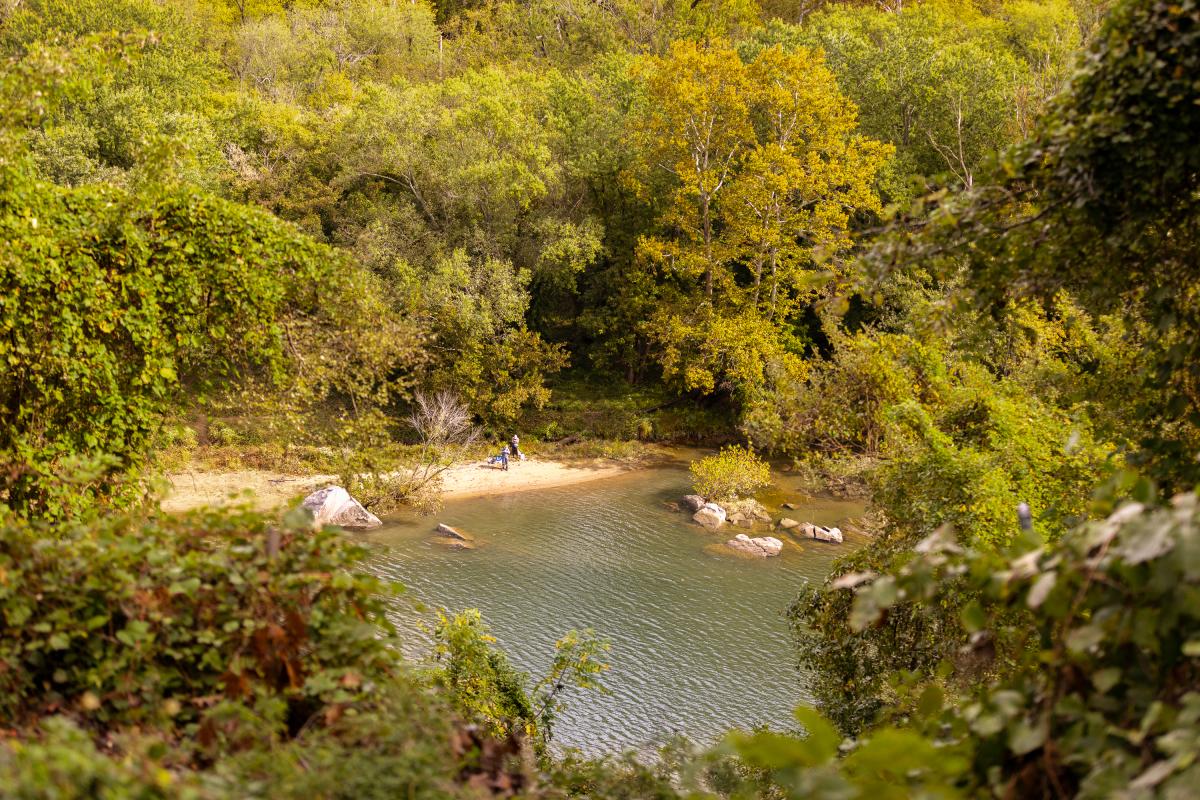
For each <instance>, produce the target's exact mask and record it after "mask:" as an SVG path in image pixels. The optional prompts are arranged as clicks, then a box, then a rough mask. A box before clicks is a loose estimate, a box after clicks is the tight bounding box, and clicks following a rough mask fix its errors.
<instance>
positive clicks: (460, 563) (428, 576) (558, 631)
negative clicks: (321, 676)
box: [371, 468, 858, 753]
mask: <svg viewBox="0 0 1200 800" xmlns="http://www.w3.org/2000/svg"><path fill="white" fill-rule="evenodd" d="M687 480H688V479H687V474H686V472H685V471H683V470H681V469H675V468H662V469H655V470H646V471H642V472H637V473H633V474H630V475H627V476H622V477H618V478H612V479H606V480H601V481H595V482H592V483H588V484H583V485H579V486H574V487H566V488H562V489H552V490H545V491H538V492H527V493H522V494H513V495H507V496H503V497H498V498H480V499H472V500H463V501H457V502H453V503H449V504H447V507H446V509H445V511H444V512H443V513H442V514H440V515H438V517H437V521H443V522H446V523H448V524H450V525H454V526H455V527H459V528H461V529H462V530H465V531H469V532H471V533H472V534H474V535H475V536H476V537H477V539H478V541H479V543H480V548H479V549H478V550H474V551H448V550H445V549H442V548H438V547H433V546H430V545H429V544H427V543H426V542H425V537H426V536H427V535H428V533H429V531H430V529H431V528H432V526H433V522H432V521H430V520H428V519H426V520H398V521H395V522H394V523H392V524H390V525H389V526H388V527H387V528H385V529H384V530H382V531H381V532H380V533H378V534H375V535H373V536H372V539H373V540H375V541H378V542H380V543H381V544H383V545H385V546H384V547H381V548H380V549H379V552H378V555H377V556H376V557H375V558H374V559H373V560H372V562H371V569H373V570H374V571H376V572H377V573H378V574H379V575H381V576H382V577H386V578H389V579H392V580H399V581H401V582H403V583H405V584H406V585H407V586H408V587H409V589H410V590H411V592H412V594H413V595H414V596H416V597H417V598H418V599H420V600H421V601H423V602H425V603H427V604H429V605H431V606H439V607H446V608H449V609H453V610H459V609H463V608H472V607H474V608H479V609H480V610H481V611H482V612H483V615H484V618H485V620H486V621H487V622H488V624H489V625H490V626H491V628H492V631H493V633H494V634H495V635H496V637H497V639H498V640H499V642H500V644H501V645H502V646H503V647H504V648H505V649H506V650H507V651H508V653H509V655H510V656H511V658H512V660H513V661H514V663H516V664H517V665H518V666H519V667H520V668H522V669H525V670H528V671H529V672H530V673H531V674H533V675H535V676H536V675H540V674H541V673H542V672H544V670H545V669H546V668H547V667H548V665H549V663H550V660H551V658H552V656H553V650H554V641H555V640H556V639H557V637H559V636H561V635H562V634H563V633H564V632H566V631H567V630H569V629H571V628H584V627H591V628H594V629H595V630H596V631H597V633H599V634H600V635H601V636H603V637H605V638H607V639H608V640H609V641H610V642H611V643H612V652H611V654H610V659H609V660H610V661H611V663H612V671H611V673H609V675H608V677H607V679H606V683H607V685H608V686H609V688H610V689H611V692H612V693H611V694H610V695H606V696H600V695H594V694H593V695H590V696H575V697H572V698H570V701H571V702H570V706H569V708H568V710H567V711H566V713H565V714H564V715H563V716H562V717H561V718H560V719H559V720H558V722H557V725H556V728H555V741H556V742H557V743H558V744H560V745H565V746H570V747H579V748H581V749H583V750H584V751H586V752H589V753H598V752H612V751H617V750H623V749H627V748H643V747H647V746H650V745H654V744H657V743H661V742H662V741H663V740H664V739H665V738H667V737H668V736H670V735H672V734H675V733H682V734H686V735H688V736H690V737H692V738H694V739H697V740H700V741H711V740H712V739H713V738H715V737H716V736H718V735H719V734H720V733H721V732H722V731H724V730H726V729H728V728H730V727H734V726H740V727H747V726H753V725H760V724H766V725H772V726H776V727H787V726H789V724H790V720H791V716H790V712H791V709H792V708H793V707H794V706H795V705H796V704H798V703H802V702H806V701H807V700H808V697H807V695H806V693H805V690H804V683H805V681H804V677H805V676H803V675H799V674H797V673H796V671H795V669H794V668H793V666H792V665H793V664H794V661H795V659H794V656H793V654H792V652H791V650H790V644H789V640H788V635H787V627H786V624H785V622H784V620H783V617H782V616H781V614H782V611H783V610H784V609H785V608H786V607H787V605H788V603H789V602H791V600H792V599H793V598H794V597H795V595H796V593H797V592H798V591H799V588H800V586H801V585H802V584H803V583H804V581H805V580H806V579H808V580H820V579H822V578H823V577H824V576H825V575H826V574H827V572H828V570H829V567H830V564H831V562H832V560H833V558H835V557H836V556H837V555H840V554H843V553H845V552H847V549H848V546H850V545H852V542H851V543H848V545H847V546H842V547H837V546H827V545H820V544H816V543H814V544H812V545H809V546H806V547H805V548H803V550H801V549H800V548H797V547H795V546H793V545H791V544H789V545H788V546H787V548H786V549H785V553H784V555H783V556H782V557H780V558H776V559H766V560H762V561H744V560H740V559H735V558H724V557H718V556H713V555H711V554H708V553H706V552H705V551H704V545H706V544H710V543H712V542H714V541H721V540H722V539H724V538H728V537H729V536H732V533H729V532H726V533H724V535H722V536H719V537H718V536H714V535H712V534H707V533H705V532H703V531H702V530H701V529H699V528H698V527H696V526H695V525H691V524H689V523H688V521H687V518H686V516H685V515H683V514H678V513H674V512H671V511H668V510H666V509H665V508H664V507H663V505H662V504H663V501H664V500H669V499H675V498H677V497H678V496H680V495H682V494H684V493H685V492H686V491H687V488H688V487H687ZM789 513H792V514H793V515H795V516H799V517H802V518H804V519H808V520H811V521H814V522H818V523H832V522H837V521H839V520H841V519H843V518H844V517H845V516H847V515H850V514H855V513H858V511H857V508H856V507H854V506H852V505H849V504H836V503H832V504H829V503H827V504H823V505H820V506H813V507H810V508H806V509H802V510H801V511H797V512H789ZM395 616H396V620H397V622H398V624H400V625H401V626H403V627H404V628H406V629H410V630H413V629H415V623H416V615H415V614H414V612H413V611H412V610H411V609H410V608H409V607H408V606H407V605H400V606H398V607H397V610H396V615H395ZM413 641H414V648H415V649H416V648H421V647H426V646H427V640H426V639H425V638H424V637H421V636H419V635H414V637H413Z"/></svg>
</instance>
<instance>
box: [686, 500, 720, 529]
mask: <svg viewBox="0 0 1200 800" xmlns="http://www.w3.org/2000/svg"><path fill="white" fill-rule="evenodd" d="M692 519H694V520H696V522H699V523H700V524H701V525H703V526H704V527H706V528H719V527H721V526H722V525H724V524H725V509H723V508H721V507H720V506H719V505H717V504H716V503H705V504H704V505H703V506H701V507H700V510H699V511H697V512H696V513H695V514H692Z"/></svg>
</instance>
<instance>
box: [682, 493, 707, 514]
mask: <svg viewBox="0 0 1200 800" xmlns="http://www.w3.org/2000/svg"><path fill="white" fill-rule="evenodd" d="M679 505H681V506H683V507H684V508H685V509H686V510H687V512H688V513H689V514H695V513H696V512H697V511H699V510H700V509H702V508H704V498H703V497H701V496H700V495H698V494H685V495H684V496H683V499H682V500H680V501H679Z"/></svg>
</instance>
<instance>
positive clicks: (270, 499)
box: [161, 458, 653, 513]
mask: <svg viewBox="0 0 1200 800" xmlns="http://www.w3.org/2000/svg"><path fill="white" fill-rule="evenodd" d="M650 466H653V464H652V463H626V462H621V461H617V460H612V459H601V458H596V459H584V460H579V461H556V460H552V459H551V460H541V459H536V460H533V459H531V460H528V461H524V462H520V463H514V464H511V465H510V467H509V469H508V471H507V472H505V471H504V470H502V469H499V468H497V467H492V466H489V465H488V464H487V462H486V461H471V462H466V463H462V464H455V465H454V466H452V467H450V468H449V469H448V470H446V471H445V472H444V473H442V498H443V499H445V500H458V499H462V498H468V497H490V496H497V495H503V494H510V493H513V492H525V491H533V490H536V489H554V488H559V487H562V486H573V485H575V484H579V483H587V482H588V481H594V480H599V479H601V478H611V477H614V476H617V475H623V474H625V473H627V472H632V471H634V470H638V469H646V468H647V467H650ZM167 481H168V483H169V484H170V489H169V491H168V492H167V494H166V496H165V497H164V499H163V501H162V505H161V508H162V510H163V511H166V512H168V513H179V512H184V511H192V510H195V509H198V508H204V507H217V506H222V505H230V504H231V503H236V502H239V501H241V502H245V501H249V502H250V505H251V506H252V507H253V508H255V509H257V510H259V511H273V510H276V509H278V508H281V507H283V506H285V505H287V504H288V503H289V502H291V501H292V500H293V499H295V498H296V497H303V496H304V495H306V494H309V493H310V492H312V491H315V490H316V489H320V488H322V487H324V486H328V485H330V484H337V483H338V482H339V476H337V475H323V474H316V475H289V474H286V473H282V472H272V471H269V470H256V469H248V470H232V471H228V472H221V471H210V470H196V471H187V472H177V473H172V474H170V475H168V476H167Z"/></svg>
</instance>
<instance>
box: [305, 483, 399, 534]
mask: <svg viewBox="0 0 1200 800" xmlns="http://www.w3.org/2000/svg"><path fill="white" fill-rule="evenodd" d="M301 506H302V507H303V508H306V509H308V510H309V511H310V512H311V513H312V515H313V524H314V525H316V526H317V527H324V526H326V525H336V526H337V527H339V528H348V529H351V530H362V531H366V530H371V529H372V528H378V527H379V526H381V525H383V522H381V521H380V519H379V517H377V516H375V515H374V514H372V513H371V512H370V511H367V509H365V508H363V505H362V503H360V502H358V501H357V500H355V499H354V498H353V497H351V496H350V493H349V492H347V491H346V490H345V489H343V488H342V487H341V486H326V487H325V488H324V489H318V490H317V491H315V492H313V493H312V494H310V495H309V496H308V497H306V498H304V502H303V503H302V504H301Z"/></svg>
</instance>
